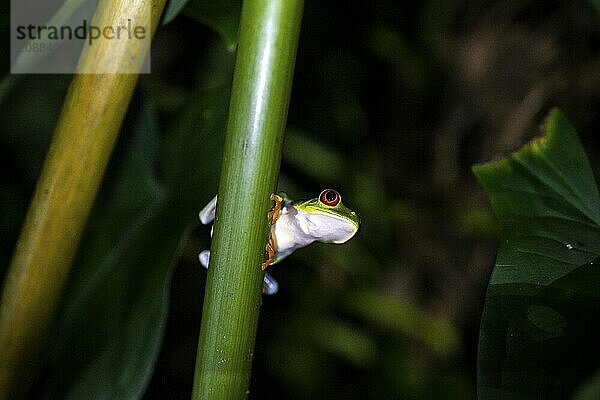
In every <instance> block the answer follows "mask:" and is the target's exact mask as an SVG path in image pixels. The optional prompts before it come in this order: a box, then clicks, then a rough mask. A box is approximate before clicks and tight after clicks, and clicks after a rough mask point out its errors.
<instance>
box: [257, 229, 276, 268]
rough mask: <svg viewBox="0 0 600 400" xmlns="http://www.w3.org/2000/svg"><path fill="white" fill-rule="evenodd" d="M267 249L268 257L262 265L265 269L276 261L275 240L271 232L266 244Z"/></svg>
mask: <svg viewBox="0 0 600 400" xmlns="http://www.w3.org/2000/svg"><path fill="white" fill-rule="evenodd" d="M265 251H266V252H267V254H268V257H267V259H266V261H265V262H263V263H262V264H261V265H260V268H261V269H262V270H263V271H264V270H265V269H267V267H268V266H269V265H271V264H272V263H273V262H274V261H275V241H274V240H273V235H272V234H269V243H267V245H266V246H265Z"/></svg>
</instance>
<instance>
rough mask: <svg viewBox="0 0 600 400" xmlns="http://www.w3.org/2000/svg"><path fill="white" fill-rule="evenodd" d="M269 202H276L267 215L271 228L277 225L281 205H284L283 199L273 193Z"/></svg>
mask: <svg viewBox="0 0 600 400" xmlns="http://www.w3.org/2000/svg"><path fill="white" fill-rule="evenodd" d="M269 200H271V201H274V202H275V205H274V206H273V208H271V210H270V211H269V212H268V213H267V218H268V219H269V224H270V225H271V226H273V225H275V222H277V220H278V219H279V214H280V213H281V204H283V197H281V196H279V195H277V194H275V193H271V196H270V197H269Z"/></svg>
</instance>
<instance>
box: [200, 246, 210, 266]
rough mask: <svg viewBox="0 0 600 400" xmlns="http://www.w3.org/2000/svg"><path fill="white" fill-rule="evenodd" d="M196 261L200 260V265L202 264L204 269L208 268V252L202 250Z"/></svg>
mask: <svg viewBox="0 0 600 400" xmlns="http://www.w3.org/2000/svg"><path fill="white" fill-rule="evenodd" d="M198 260H200V264H202V266H203V267H204V268H208V262H209V261H210V250H204V251H203V252H201V253H200V254H198Z"/></svg>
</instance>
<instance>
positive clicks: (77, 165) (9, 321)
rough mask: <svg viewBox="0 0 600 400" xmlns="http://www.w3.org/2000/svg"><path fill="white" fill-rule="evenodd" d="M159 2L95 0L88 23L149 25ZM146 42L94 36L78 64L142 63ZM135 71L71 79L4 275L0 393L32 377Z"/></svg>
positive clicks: (6, 395)
mask: <svg viewBox="0 0 600 400" xmlns="http://www.w3.org/2000/svg"><path fill="white" fill-rule="evenodd" d="M164 5H165V0H114V1H101V2H99V5H98V9H97V10H96V14H95V16H94V21H93V24H94V25H96V26H117V25H118V23H119V22H121V21H122V20H123V18H124V17H125V20H126V19H127V18H130V19H131V20H132V22H133V23H134V24H136V23H137V22H140V25H144V24H145V23H146V22H148V21H151V25H152V33H153V32H154V31H155V30H156V26H157V25H158V21H159V19H160V14H161V12H162V10H163V8H164ZM149 33H150V32H149ZM148 42H149V41H145V42H144V41H140V40H130V41H128V42H127V45H126V46H115V45H114V44H115V43H114V42H110V41H107V40H99V41H97V42H96V43H94V46H90V47H89V48H88V50H89V51H87V52H84V53H83V54H82V56H81V58H80V64H79V66H80V67H81V68H85V67H86V66H87V65H92V64H93V65H96V66H105V67H106V68H105V69H104V70H110V69H111V66H112V67H115V66H119V68H125V70H127V71H140V69H141V67H142V63H143V60H144V58H145V56H146V53H147V51H148V46H147V44H148ZM113 70H114V68H113ZM120 70H123V69H120ZM137 78H138V75H137V74H82V75H76V76H75V77H74V79H73V82H72V83H71V86H70V88H69V91H68V94H67V97H66V99H65V102H64V104H63V109H62V112H61V115H60V118H59V120H58V123H57V126H56V129H55V132H54V136H53V139H52V143H51V145H50V149H49V151H48V154H47V156H46V160H45V163H44V167H43V169H42V173H41V176H40V178H39V180H38V182H37V186H36V190H35V194H34V196H33V199H32V202H31V204H30V206H29V210H28V212H27V216H26V218H25V222H24V225H23V228H22V231H21V234H20V237H19V240H18V242H17V246H16V248H15V252H14V254H13V258H12V261H11V265H10V269H9V272H8V275H7V278H6V280H5V282H4V287H3V292H2V298H1V303H0V399H18V398H20V397H23V396H24V395H25V393H26V392H27V389H28V386H29V383H30V382H31V380H32V379H33V377H34V374H35V372H36V365H37V360H38V358H39V353H40V351H41V349H42V347H43V345H44V342H45V339H46V336H47V333H48V330H49V327H50V324H51V323H52V320H53V318H54V316H55V314H56V307H57V304H58V302H59V300H60V297H61V294H62V291H63V287H64V284H65V282H66V279H67V276H68V273H69V269H70V266H71V263H72V260H73V257H74V255H75V252H76V250H77V246H78V244H79V239H80V237H81V235H82V232H83V229H84V226H85V222H86V220H87V217H88V215H89V212H90V209H91V206H92V203H93V201H94V198H95V196H96V193H97V191H98V187H99V185H100V182H101V179H102V176H103V174H104V170H105V168H106V164H107V162H108V159H109V157H110V154H111V152H112V148H113V145H114V143H115V140H116V138H117V135H118V132H119V129H120V126H121V123H122V120H123V117H124V115H125V112H126V110H127V107H128V105H129V101H130V99H131V95H132V93H133V89H134V87H135V84H136V82H137Z"/></svg>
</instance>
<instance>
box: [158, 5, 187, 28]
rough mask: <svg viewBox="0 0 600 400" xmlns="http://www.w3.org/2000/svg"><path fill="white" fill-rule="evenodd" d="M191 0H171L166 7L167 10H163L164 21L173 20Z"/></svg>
mask: <svg viewBox="0 0 600 400" xmlns="http://www.w3.org/2000/svg"><path fill="white" fill-rule="evenodd" d="M189 1H190V0H169V2H168V3H167V5H166V7H165V11H164V12H163V16H162V23H163V24H168V23H169V22H171V21H173V20H174V19H175V17H176V16H178V15H179V13H180V12H181V10H183V8H184V7H185V5H186V4H187V3H188V2H189Z"/></svg>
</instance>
